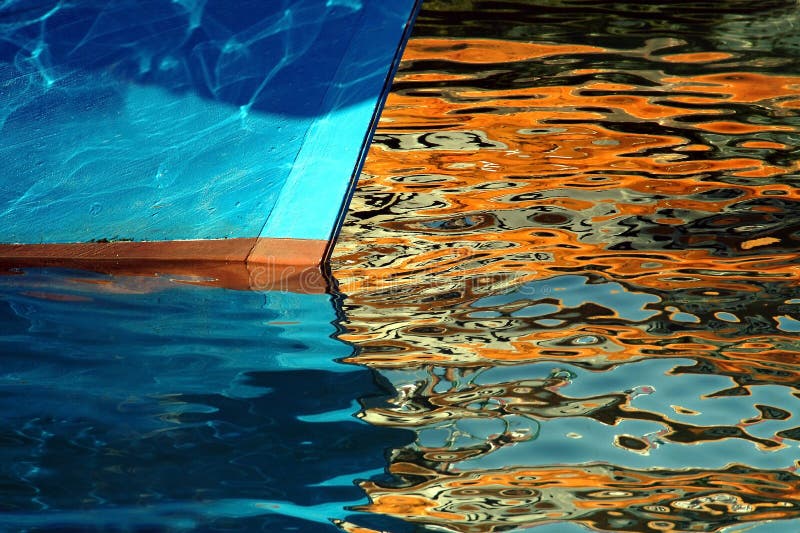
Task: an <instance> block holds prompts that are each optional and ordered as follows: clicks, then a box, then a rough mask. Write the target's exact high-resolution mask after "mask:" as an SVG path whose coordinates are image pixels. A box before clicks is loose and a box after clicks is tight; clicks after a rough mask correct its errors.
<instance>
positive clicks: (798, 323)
mask: <svg viewBox="0 0 800 533" xmlns="http://www.w3.org/2000/svg"><path fill="white" fill-rule="evenodd" d="M778 329H779V330H781V331H792V332H794V331H800V320H797V319H796V318H792V317H790V316H788V315H783V316H779V317H778Z"/></svg>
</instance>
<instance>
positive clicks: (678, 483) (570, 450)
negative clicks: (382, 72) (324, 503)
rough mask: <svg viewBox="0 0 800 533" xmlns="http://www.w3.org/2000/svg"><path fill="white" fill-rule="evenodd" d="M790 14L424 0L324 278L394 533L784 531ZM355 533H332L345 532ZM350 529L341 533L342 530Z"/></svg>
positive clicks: (790, 438)
mask: <svg viewBox="0 0 800 533" xmlns="http://www.w3.org/2000/svg"><path fill="white" fill-rule="evenodd" d="M798 26H800V8H799V7H798V5H797V4H796V3H794V2H759V3H753V2H744V1H723V2H713V3H711V2H708V3H703V2H678V3H676V2H671V3H667V2H631V3H613V2H596V1H591V2H590V1H582V0H563V1H528V2H523V1H482V0H451V1H444V0H441V1H437V0H431V1H430V2H427V3H426V4H425V5H424V7H423V10H422V13H421V14H420V17H419V18H418V20H417V25H416V27H415V33H414V35H413V36H412V40H411V41H410V42H409V45H408V47H407V49H406V52H405V55H404V61H403V63H402V65H401V68H400V71H399V73H398V75H397V77H396V79H395V84H394V87H393V91H392V94H391V95H390V98H389V100H388V103H387V107H386V109H385V111H384V114H383V116H382V121H381V123H380V125H379V129H378V132H377V134H376V136H375V141H374V145H373V149H372V151H371V153H370V157H369V159H368V161H367V165H366V167H365V174H364V176H363V177H362V180H361V182H360V187H359V190H358V192H357V194H356V197H355V199H354V202H353V204H352V206H351V216H350V217H349V218H348V223H347V225H346V227H345V229H344V232H343V235H342V237H341V239H340V242H339V245H338V247H337V253H336V257H335V258H334V272H335V273H336V276H337V278H338V280H339V282H340V289H341V290H342V291H343V292H344V293H345V294H346V295H347V299H346V300H345V307H344V309H345V313H346V323H345V325H346V327H347V329H348V332H347V333H346V334H345V335H344V337H343V338H344V339H346V340H349V341H351V342H353V343H355V344H356V345H357V346H358V349H359V351H358V353H357V354H356V355H354V356H353V357H351V358H349V359H348V360H349V361H351V362H355V363H358V364H361V365H364V366H366V367H369V368H373V369H376V370H377V371H378V372H379V373H380V374H381V375H382V376H384V377H386V379H387V380H388V381H389V382H391V383H392V384H393V386H394V387H395V389H396V393H395V397H394V399H392V400H390V405H388V406H383V407H381V406H376V407H371V408H367V409H365V410H364V411H363V412H362V413H361V414H360V416H361V417H362V419H363V420H365V421H367V422H369V423H370V424H373V425H374V426H377V427H385V428H407V429H410V430H412V431H414V432H415V433H416V440H415V442H414V443H413V444H410V445H407V446H403V447H398V448H393V449H392V450H391V452H390V454H389V459H388V461H387V467H388V469H389V471H390V472H391V473H392V474H394V480H393V482H392V483H386V482H381V481H368V482H363V483H361V487H362V489H363V490H364V491H365V492H366V493H367V495H368V496H369V498H370V503H369V504H368V505H365V506H359V507H358V509H359V510H362V511H367V512H370V513H375V514H377V515H382V516H392V517H395V518H399V519H401V520H403V521H404V522H406V523H408V524H414V525H415V527H416V528H417V530H418V531H454V532H464V533H466V532H470V533H472V532H476V533H477V532H493V531H523V530H528V528H535V529H536V530H537V531H539V529H538V527H541V531H574V530H575V529H576V528H577V529H580V530H584V528H589V529H591V530H597V531H632V532H633V531H636V532H639V531H720V530H726V531H745V530H746V531H791V530H794V529H796V528H797V527H798V524H800V522H798V520H797V519H798V517H799V516H800V477H798V475H797V468H798V466H800V463H798V445H799V444H800V424H799V423H798V418H797V417H798V413H800V388H798V383H800V366H798V363H800V355H799V354H800V352H799V351H798V348H800V338H798V331H800V293H799V292H798V289H797V283H798V278H800V270H798V258H800V255H798V244H800V232H799V231H800V216H799V215H800V194H799V193H798V192H797V185H798V180H800V173H798V148H797V147H798V145H800V117H798V109H800V55H798V52H800V39H798V37H797V35H798V33H797V32H798ZM353 528H355V526H353ZM353 530H354V531H355V530H356V529H353Z"/></svg>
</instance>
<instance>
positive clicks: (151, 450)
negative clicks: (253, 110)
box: [0, 270, 411, 532]
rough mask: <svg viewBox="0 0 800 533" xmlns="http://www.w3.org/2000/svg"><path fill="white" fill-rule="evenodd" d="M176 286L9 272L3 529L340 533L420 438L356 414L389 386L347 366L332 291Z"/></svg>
mask: <svg viewBox="0 0 800 533" xmlns="http://www.w3.org/2000/svg"><path fill="white" fill-rule="evenodd" d="M182 281H183V282H181V281H176V280H171V279H168V278H137V277H122V278H112V277H107V276H101V275H94V274H86V273H77V272H68V271H62V272H59V271H57V270H41V271H37V270H31V271H29V272H26V273H24V274H22V275H11V276H8V275H7V276H0V324H2V325H3V327H2V329H0V360H2V365H0V409H2V412H3V413H4V415H3V417H2V419H0V444H2V446H0V483H2V486H3V503H2V511H3V512H2V513H0V530H2V531H12V530H13V531H18V530H22V529H25V528H32V529H26V530H30V531H44V530H47V531H55V530H58V531H63V530H64V529H59V528H73V529H70V530H75V531H109V528H110V529H111V530H114V531H133V530H136V531H143V530H144V529H141V528H150V529H147V530H148V531H217V530H227V529H229V528H234V529H236V530H238V531H289V530H295V531H309V532H312V531H313V532H317V531H331V532H334V531H337V529H336V528H335V527H334V526H333V525H332V524H330V522H328V519H329V518H346V517H347V516H348V515H350V514H352V512H351V511H348V510H347V509H346V507H347V506H349V505H355V504H359V503H361V504H363V503H365V502H366V498H365V495H364V493H363V492H362V491H361V490H360V489H358V487H357V486H356V485H355V484H354V480H356V479H364V478H374V477H379V476H382V472H383V468H384V466H385V465H384V462H385V460H384V455H383V449H384V446H386V445H392V444H394V445H402V444H406V443H408V442H409V441H410V440H411V434H410V433H409V432H405V431H402V430H397V429H387V428H377V427H373V426H370V425H368V424H366V423H364V422H361V421H360V420H359V419H358V418H356V417H355V416H354V415H355V414H356V413H357V412H358V411H359V409H360V405H359V403H358V402H357V401H356V400H359V399H361V398H364V397H370V396H376V395H377V396H381V395H385V394H386V392H385V391H382V390H381V389H380V388H379V387H378V386H376V384H375V381H374V376H373V375H372V373H371V372H370V371H369V370H367V369H365V368H363V367H359V366H353V365H347V364H341V363H338V362H337V361H336V360H337V359H338V358H341V357H345V356H349V355H351V354H352V352H353V349H352V347H351V346H350V345H348V344H346V343H344V342H342V341H339V340H338V339H337V338H336V332H337V325H336V320H337V312H336V308H335V306H334V303H335V301H334V297H332V296H330V295H324V294H323V295H300V294H291V293H282V292H263V293H258V292H250V291H232V290H225V289H219V288H211V287H203V286H196V285H192V284H189V283H186V281H188V280H182ZM137 528H139V529H137ZM392 530H393V531H402V529H394V528H392Z"/></svg>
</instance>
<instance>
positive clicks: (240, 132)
mask: <svg viewBox="0 0 800 533" xmlns="http://www.w3.org/2000/svg"><path fill="white" fill-rule="evenodd" d="M416 3H417V2H416V0H394V1H393V2H367V1H362V0H295V1H292V2H288V1H283V2H261V1H256V0H249V1H248V0H243V1H240V2H236V3H234V4H230V3H229V2H226V1H224V0H207V1H205V2H194V1H188V0H176V1H168V0H146V1H142V0H135V1H134V0H111V1H108V0H87V1H85V2H81V3H79V4H72V3H63V2H59V1H58V0H43V1H40V2H37V3H36V5H35V6H31V5H30V3H26V2H24V1H23V0H10V1H9V2H4V3H3V5H2V6H1V7H0V15H2V18H3V25H2V27H0V43H2V46H0V86H3V87H4V88H5V89H4V90H2V91H0V160H2V161H3V167H2V174H0V243H6V244H7V245H6V246H3V247H2V248H0V256H2V262H3V263H4V264H11V263H12V262H13V259H14V258H15V257H18V258H20V259H23V258H24V259H25V260H26V261H28V262H31V261H34V260H35V261H40V263H41V262H44V263H47V264H55V263H57V261H56V259H59V258H61V259H69V260H70V261H72V263H74V264H79V263H80V264H88V263H91V262H101V263H103V265H105V266H106V267H107V266H109V265H110V264H112V263H113V264H117V265H122V264H125V265H126V266H125V267H124V268H136V267H135V263H136V262H137V261H140V262H141V261H150V262H159V261H161V262H176V261H184V262H197V261H204V262H223V263H224V262H248V264H250V265H259V264H261V265H263V264H264V263H270V262H271V263H274V264H283V263H285V262H286V261H287V257H289V256H292V254H294V256H292V258H291V261H290V262H291V264H293V265H297V264H304V265H316V264H318V263H319V262H320V259H321V258H322V257H323V255H324V253H325V246H326V244H327V242H328V241H329V240H330V238H331V237H332V236H333V235H334V234H335V231H336V225H337V221H338V218H339V217H340V213H341V210H342V209H343V204H344V203H346V201H345V199H346V198H347V195H348V190H349V188H350V187H351V186H352V185H353V183H354V179H355V175H356V173H357V170H358V168H359V165H360V162H361V159H362V157H363V153H364V147H365V145H366V144H367V143H368V140H369V136H370V131H371V126H372V124H373V122H374V119H375V116H376V113H377V111H378V109H379V107H380V105H381V103H382V98H383V96H384V94H385V88H386V85H387V83H388V82H389V81H390V80H391V74H392V67H393V65H394V64H395V63H396V60H397V58H398V57H399V50H400V49H401V48H402V44H403V42H404V39H405V32H406V30H407V28H408V26H409V25H410V21H411V19H412V17H413V14H414V10H415V9H416ZM274 239H281V241H275V240H274ZM288 239H298V242H296V243H294V244H291V245H288V246H287V242H288V241H287V240H288ZM106 241H114V242H110V243H109V242H106ZM225 241H228V242H225ZM76 243H79V244H76ZM154 243H161V244H154ZM14 244H25V245H36V246H33V247H31V248H28V247H21V246H10V245H14ZM68 244H71V245H70V246H39V245H68ZM275 244H278V246H275ZM298 250H300V251H301V253H300V254H299V255H298V254H297V253H296V252H297V251H298ZM251 252H252V253H251ZM287 254H288V255H287ZM304 254H310V255H304ZM248 258H249V261H248Z"/></svg>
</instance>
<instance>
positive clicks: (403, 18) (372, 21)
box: [261, 0, 414, 240]
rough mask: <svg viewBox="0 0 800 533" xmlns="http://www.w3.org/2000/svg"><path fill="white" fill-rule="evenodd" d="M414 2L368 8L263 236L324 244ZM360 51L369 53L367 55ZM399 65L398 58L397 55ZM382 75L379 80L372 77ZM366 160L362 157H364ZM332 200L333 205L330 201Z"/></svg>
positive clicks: (352, 175)
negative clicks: (323, 110) (363, 21)
mask: <svg viewBox="0 0 800 533" xmlns="http://www.w3.org/2000/svg"><path fill="white" fill-rule="evenodd" d="M413 9H414V0H401V1H394V2H368V3H367V4H366V5H365V6H364V11H363V14H362V16H363V17H364V20H365V21H369V22H368V23H367V22H365V23H364V25H363V26H362V27H359V31H358V32H355V33H353V35H352V42H351V43H350V47H349V51H348V54H347V55H346V56H345V57H344V60H343V62H342V66H341V68H340V69H339V71H338V72H337V73H336V78H335V80H334V82H333V84H332V87H331V90H330V92H329V93H328V94H327V95H326V97H325V106H324V107H325V108H326V109H328V110H329V111H328V113H327V114H326V115H325V116H322V117H320V118H319V119H318V120H317V121H315V123H314V124H313V125H312V126H311V128H310V129H309V133H308V136H307V138H306V140H305V143H304V144H303V147H302V148H301V150H300V152H299V154H298V156H297V160H296V161H295V164H294V166H293V168H292V172H291V174H290V175H289V177H288V178H287V181H286V185H285V186H284V188H283V190H282V191H281V196H280V198H279V199H278V201H277V204H276V207H275V209H274V210H273V211H272V214H271V215H270V217H269V220H268V221H267V224H266V225H265V227H264V230H263V231H262V232H261V237H273V238H275V237H277V238H294V239H320V240H328V239H329V238H330V237H331V233H332V231H333V230H334V229H335V225H336V223H337V219H338V218H339V214H340V211H341V209H342V204H341V201H339V199H342V198H344V197H346V196H347V195H348V194H349V189H350V188H351V187H352V186H354V185H355V182H352V183H351V178H353V179H357V176H355V172H356V171H357V168H356V166H357V165H356V164H357V162H358V160H359V157H361V155H362V150H365V149H366V146H367V144H368V140H369V135H370V133H371V132H370V126H371V122H372V120H373V116H376V114H377V112H378V111H379V106H380V104H381V101H380V98H381V96H382V94H383V93H384V91H385V89H386V87H388V84H389V83H390V82H391V79H390V78H389V77H388V76H389V66H390V65H391V64H392V62H393V60H394V59H395V54H396V52H397V51H398V49H399V47H400V46H402V44H403V43H402V37H403V32H404V31H405V29H406V24H407V22H408V19H409V16H410V15H411V14H412V11H413ZM364 50H370V54H369V56H368V57H364ZM398 59H399V57H398ZM374 72H382V73H383V77H380V76H374V75H371V73H374ZM364 155H365V154H364ZM332 199H336V201H332Z"/></svg>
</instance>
